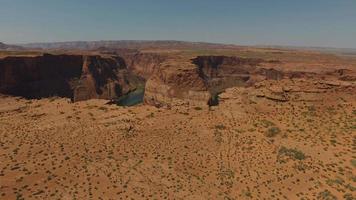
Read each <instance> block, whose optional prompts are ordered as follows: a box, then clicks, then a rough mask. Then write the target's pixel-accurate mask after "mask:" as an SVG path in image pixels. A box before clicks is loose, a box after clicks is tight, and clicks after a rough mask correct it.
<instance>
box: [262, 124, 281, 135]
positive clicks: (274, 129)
mask: <svg viewBox="0 0 356 200" xmlns="http://www.w3.org/2000/svg"><path fill="white" fill-rule="evenodd" d="M280 132H281V129H279V128H278V127H276V126H273V127H271V128H269V129H268V130H267V131H266V133H265V135H266V136H267V137H274V136H276V135H278V134H279V133H280Z"/></svg>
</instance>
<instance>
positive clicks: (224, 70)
mask: <svg viewBox="0 0 356 200" xmlns="http://www.w3.org/2000/svg"><path fill="white" fill-rule="evenodd" d="M263 62H268V61H264V60H262V59H252V58H240V57H227V56H199V57H196V58H194V59H192V60H191V63H190V64H186V66H182V65H178V64H179V63H178V64H177V65H173V66H165V67H164V68H163V69H160V70H159V71H156V72H154V73H153V75H152V76H151V77H150V79H149V80H148V82H147V84H146V93H145V102H146V103H148V104H151V105H156V106H157V105H159V106H164V105H165V106H170V105H174V104H176V103H177V102H180V103H182V102H184V103H186V104H190V105H199V106H208V105H212V104H215V103H214V102H215V100H216V97H217V95H218V94H219V93H221V92H223V91H224V90H225V89H227V88H230V87H235V86H241V87H244V86H249V85H253V84H254V83H256V82H259V81H262V80H265V79H273V80H279V79H282V78H283V77H284V73H283V72H280V71H277V70H274V69H265V68H263V67H261V66H260V65H261V64H262V63H263Z"/></svg>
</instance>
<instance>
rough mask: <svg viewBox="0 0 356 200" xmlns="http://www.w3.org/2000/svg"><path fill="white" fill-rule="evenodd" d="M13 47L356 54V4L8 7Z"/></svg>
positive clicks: (5, 0) (348, 0)
mask: <svg viewBox="0 0 356 200" xmlns="http://www.w3.org/2000/svg"><path fill="white" fill-rule="evenodd" d="M0 3H1V7H0V27H1V34H0V41H1V42H4V43H7V44H28V43H53V42H68V41H69V42H70V41H103V40H104V41H117V40H149V41H151V40H157V41H162V40H163V41H166V40H174V41H187V42H207V43H220V44H234V45H243V46H245V45H247V46H292V47H326V48H351V49H355V48H356V12H355V10H356V1H352V0H338V1H334V0H313V1H307V0H300V1H283V0H274V1H268V2H256V1H255V2H252V1H247V0H235V1H233V0H225V1H220V2H216V1H212V0H205V1H202V0H196V1H188V0H182V1H179V2H177V1H163V0H156V1H154V2H150V3H147V1H144V0H132V1H123V0H106V1H95V0H85V1H84V0H77V1H56V2H53V1H46V0H33V1H31V2H30V1H27V0H0Z"/></svg>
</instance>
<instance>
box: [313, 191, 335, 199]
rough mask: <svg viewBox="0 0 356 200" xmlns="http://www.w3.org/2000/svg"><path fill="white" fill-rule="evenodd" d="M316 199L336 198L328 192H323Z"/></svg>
mask: <svg viewBox="0 0 356 200" xmlns="http://www.w3.org/2000/svg"><path fill="white" fill-rule="evenodd" d="M317 198H318V199H321V200H337V198H336V196H334V195H333V194H331V192H330V191H329V190H324V191H322V192H320V193H319V194H318V197H317Z"/></svg>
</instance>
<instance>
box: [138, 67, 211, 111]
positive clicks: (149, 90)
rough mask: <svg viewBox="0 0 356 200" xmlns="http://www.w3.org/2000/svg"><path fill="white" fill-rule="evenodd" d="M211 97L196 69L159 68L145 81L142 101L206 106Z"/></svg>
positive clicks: (171, 104) (166, 104) (163, 104)
mask: <svg viewBox="0 0 356 200" xmlns="http://www.w3.org/2000/svg"><path fill="white" fill-rule="evenodd" d="M210 98H211V95H210V93H209V92H208V88H207V87H206V85H205V83H204V80H203V79H202V78H201V77H200V76H199V73H198V70H197V69H185V70H178V71H172V70H169V69H159V70H158V71H156V73H154V74H153V75H152V77H151V78H150V79H149V80H148V81H147V83H146V89H145V97H144V101H145V103H147V104H150V105H155V106H173V105H175V104H190V105H199V106H206V105H207V102H208V101H209V99H210Z"/></svg>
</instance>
